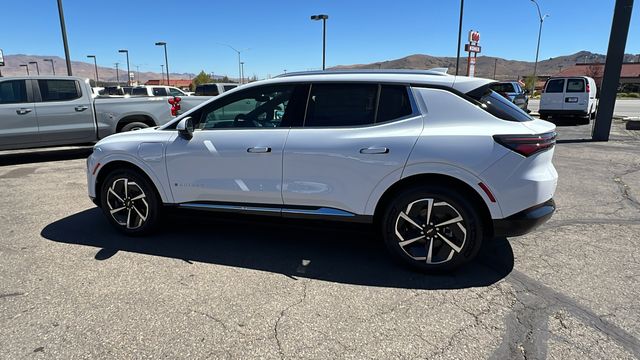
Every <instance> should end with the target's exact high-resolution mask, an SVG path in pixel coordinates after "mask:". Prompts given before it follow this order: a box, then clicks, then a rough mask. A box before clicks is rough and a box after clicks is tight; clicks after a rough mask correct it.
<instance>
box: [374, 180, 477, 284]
mask: <svg viewBox="0 0 640 360" xmlns="http://www.w3.org/2000/svg"><path fill="white" fill-rule="evenodd" d="M382 232H383V239H384V242H385V245H386V246H387V249H388V250H389V252H390V253H391V255H392V256H393V257H394V258H395V259H396V260H398V261H400V262H401V263H403V264H405V265H407V266H409V267H412V268H413V269H417V270H420V271H426V272H443V271H451V270H453V269H455V268H458V267H459V266H461V265H462V264H464V263H466V262H468V261H470V260H472V259H473V258H475V256H476V255H477V253H478V251H479V249H480V247H481V245H482V238H483V231H482V221H481V219H480V216H479V213H478V211H477V210H476V208H475V207H474V206H473V204H471V203H470V202H469V200H467V199H466V198H465V197H464V196H462V195H461V194H460V193H459V192H457V191H453V190H452V189H449V188H447V187H444V186H440V185H433V186H416V187H412V188H409V189H407V190H406V191H404V192H402V193H400V194H399V196H397V197H396V198H395V199H394V200H393V201H391V203H390V204H389V206H388V207H387V209H386V211H385V214H384V217H383V220H382Z"/></svg>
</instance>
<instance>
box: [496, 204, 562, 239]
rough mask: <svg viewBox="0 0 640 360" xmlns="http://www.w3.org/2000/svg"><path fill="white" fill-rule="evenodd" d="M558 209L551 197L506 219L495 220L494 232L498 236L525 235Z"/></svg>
mask: <svg viewBox="0 0 640 360" xmlns="http://www.w3.org/2000/svg"><path fill="white" fill-rule="evenodd" d="M554 211H556V203H555V202H554V201H553V199H549V200H547V201H545V202H544V203H542V204H539V205H536V206H533V207H530V208H528V209H525V210H522V211H520V212H519V213H516V214H513V215H511V216H509V217H506V218H504V219H495V220H493V234H494V236H497V237H511V236H520V235H524V234H526V233H528V232H530V231H532V230H533V229H535V228H537V227H538V226H540V225H542V224H544V223H545V222H546V221H547V220H549V218H551V215H553V213H554Z"/></svg>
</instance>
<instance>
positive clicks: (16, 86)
mask: <svg viewBox="0 0 640 360" xmlns="http://www.w3.org/2000/svg"><path fill="white" fill-rule="evenodd" d="M170 98H171V99H173V97H168V96H167V97H144V98H141V97H138V98H136V97H131V98H101V97H99V96H98V97H95V96H94V94H93V92H92V89H91V86H90V85H89V81H88V80H87V79H82V78H78V77H69V76H64V77H63V76H57V77H56V76H32V77H7V78H0V150H7V149H21V148H29V147H41V146H56V145H72V144H80V143H87V142H95V141H97V140H99V139H102V138H104V137H105V136H107V135H110V134H113V133H117V132H124V131H129V130H136V129H142V128H145V127H149V126H157V125H163V124H165V123H166V122H167V121H169V120H171V119H172V118H173V117H172V116H171V112H170V106H169V104H168V100H169V99H170ZM208 99H209V98H206V97H186V98H184V99H182V101H181V102H180V106H181V109H182V111H187V110H189V109H191V108H193V107H195V106H196V105H199V104H200V103H202V102H204V101H206V100H208Z"/></svg>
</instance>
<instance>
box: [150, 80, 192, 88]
mask: <svg viewBox="0 0 640 360" xmlns="http://www.w3.org/2000/svg"><path fill="white" fill-rule="evenodd" d="M169 82H170V84H169V86H175V87H177V88H180V89H183V90H189V88H190V87H191V80H185V79H169ZM144 84H145V85H167V80H166V79H163V80H158V79H150V80H147V82H146V83H144Z"/></svg>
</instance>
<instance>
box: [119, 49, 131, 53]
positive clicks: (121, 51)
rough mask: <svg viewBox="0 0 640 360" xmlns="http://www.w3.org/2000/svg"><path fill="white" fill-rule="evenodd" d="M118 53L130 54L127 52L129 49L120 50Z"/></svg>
mask: <svg viewBox="0 0 640 360" xmlns="http://www.w3.org/2000/svg"><path fill="white" fill-rule="evenodd" d="M118 52H119V53H128V52H129V50H127V49H120V50H118Z"/></svg>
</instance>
